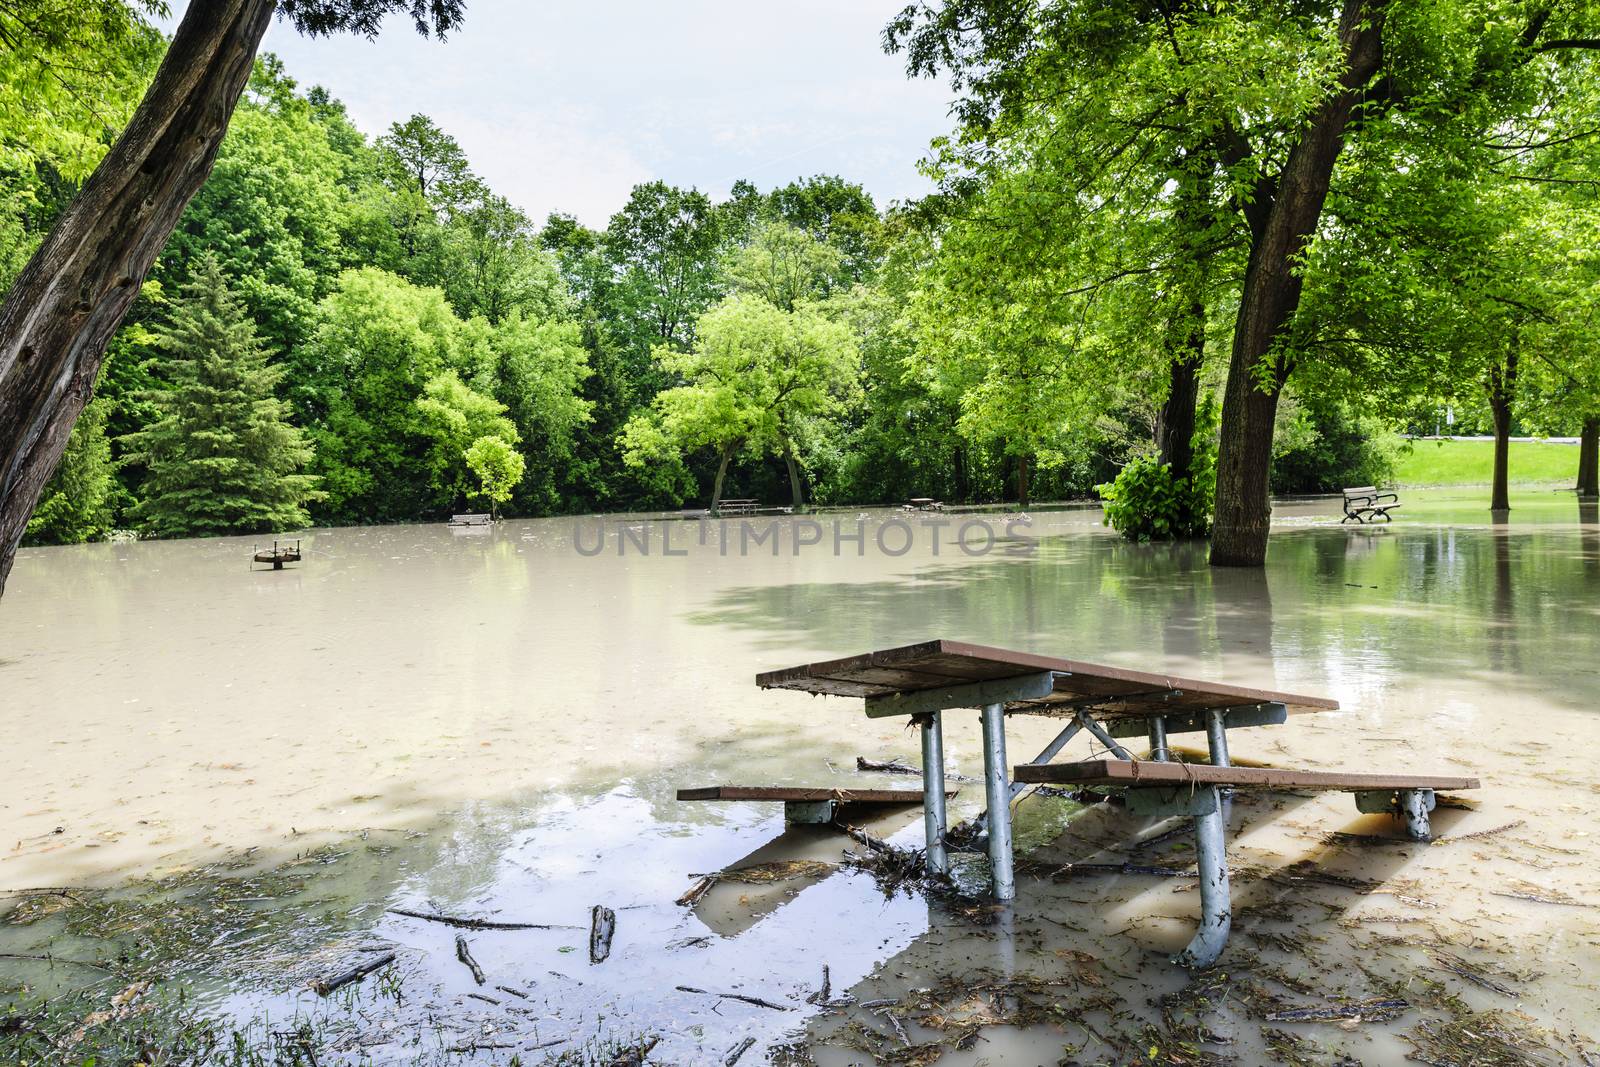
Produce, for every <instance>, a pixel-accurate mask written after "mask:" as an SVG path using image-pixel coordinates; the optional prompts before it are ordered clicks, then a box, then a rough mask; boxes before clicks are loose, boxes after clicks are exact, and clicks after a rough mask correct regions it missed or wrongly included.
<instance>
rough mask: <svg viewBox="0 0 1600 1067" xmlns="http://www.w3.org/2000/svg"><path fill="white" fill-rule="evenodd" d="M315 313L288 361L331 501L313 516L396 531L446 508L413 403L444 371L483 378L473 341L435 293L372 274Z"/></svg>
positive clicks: (346, 285)
mask: <svg viewBox="0 0 1600 1067" xmlns="http://www.w3.org/2000/svg"><path fill="white" fill-rule="evenodd" d="M318 313H319V324H318V326H317V328H316V330H315V332H314V334H313V335H312V338H311V340H310V342H308V343H307V344H305V345H303V346H302V347H301V348H300V349H298V350H296V352H295V353H294V355H293V357H292V360H291V367H292V371H291V380H290V382H289V393H290V396H291V397H292V398H293V399H294V400H295V403H296V407H297V409H298V411H299V413H300V417H301V421H302V422H303V423H304V424H305V425H306V426H308V427H309V428H310V434H311V437H312V440H313V442H314V444H315V445H316V450H317V463H316V468H315V470H316V473H317V474H318V475H320V476H321V477H322V481H323V488H324V489H325V490H326V491H327V494H328V496H327V501H326V503H325V504H324V505H323V507H322V508H321V509H319V515H320V516H321V517H323V518H326V519H330V520H333V521H339V522H360V521H369V522H370V521H377V522H398V521H401V520H404V519H411V518H415V517H417V516H419V515H422V514H426V513H428V512H430V511H433V510H435V509H437V508H439V507H441V506H445V505H447V503H448V501H441V496H440V489H441V487H440V485H439V484H438V479H437V478H436V465H430V463H429V462H428V460H427V456H428V454H429V451H430V448H431V446H432V445H433V443H434V441H435V437H436V435H435V432H434V427H433V426H432V425H431V424H430V423H429V422H428V421H427V420H426V419H425V416H424V413H423V411H422V409H421V408H419V407H418V401H419V400H420V399H421V398H422V397H423V395H424V391H425V389H426V387H427V385H428V383H429V382H430V381H433V380H434V379H436V378H438V377H439V376H440V375H442V374H444V373H445V372H446V371H453V372H455V373H456V374H457V375H460V376H461V377H462V378H465V379H471V378H473V377H474V376H475V375H477V374H481V373H482V371H481V362H482V356H481V355H480V354H479V353H477V352H475V351H473V350H472V348H473V344H474V343H475V342H476V340H477V338H476V337H475V336H474V335H472V334H471V333H470V331H469V330H468V329H467V324H464V323H462V322H461V320H460V319H459V318H457V317H456V315H455V312H454V311H452V310H451V308H450V304H449V302H448V301H446V300H445V298H444V294H443V293H441V292H440V291H439V290H437V289H424V288H420V287H418V286H415V285H412V284H411V283H410V282H408V281H406V280H405V279H404V278H400V277H398V276H396V275H394V274H390V273H388V272H387V271H381V270H377V269H375V268H371V267H367V268H362V269H360V270H353V271H346V272H345V273H344V274H343V275H341V276H340V279H339V283H338V285H337V287H336V288H335V289H334V291H333V292H332V293H330V294H328V296H327V297H326V298H325V299H324V300H323V301H322V303H321V305H320V306H319V309H318ZM471 440H472V438H471V437H468V438H466V442H470V441H471ZM463 444H464V443H463ZM459 455H460V449H459V448H458V449H457V452H456V456H455V457H454V459H459ZM453 461H454V460H453ZM453 461H452V462H453Z"/></svg>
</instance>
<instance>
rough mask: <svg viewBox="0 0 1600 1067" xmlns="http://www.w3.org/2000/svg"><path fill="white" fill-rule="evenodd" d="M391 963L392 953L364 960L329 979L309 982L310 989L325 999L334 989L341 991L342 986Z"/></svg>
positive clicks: (357, 980)
mask: <svg viewBox="0 0 1600 1067" xmlns="http://www.w3.org/2000/svg"><path fill="white" fill-rule="evenodd" d="M393 962H394V953H393V952H385V953H384V954H383V955H381V956H374V957H373V958H372V959H370V960H364V961H362V962H361V963H358V964H356V965H355V966H354V967H352V968H350V969H349V970H348V971H344V972H342V973H340V974H336V975H333V976H332V977H330V978H317V979H313V980H312V982H311V988H312V989H314V990H316V992H317V993H318V994H319V995H321V996H324V997H325V996H327V995H328V994H329V993H332V992H333V991H334V990H335V989H341V988H343V987H344V986H347V985H349V984H350V983H351V982H359V981H361V979H363V978H365V977H366V976H367V975H369V974H371V973H372V972H373V971H376V970H380V969H382V968H384V967H387V966H389V964H391V963H393Z"/></svg>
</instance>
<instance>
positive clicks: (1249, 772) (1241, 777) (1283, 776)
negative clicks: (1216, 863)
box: [1015, 759, 1478, 792]
mask: <svg viewBox="0 0 1600 1067" xmlns="http://www.w3.org/2000/svg"><path fill="white" fill-rule="evenodd" d="M1015 776H1016V780H1017V781H1018V782H1027V783H1029V784H1037V785H1045V784H1048V785H1107V786H1130V787H1131V786H1163V787H1171V786H1185V785H1222V786H1231V787H1233V788H1235V789H1251V788H1259V789H1326V790H1340V791H1343V792H1363V791H1366V790H1384V789H1477V788H1478V779H1476V778H1460V777H1451V776H1446V775H1424V774H1369V773H1365V772H1347V771H1304V770H1296V769H1294V768H1291V767H1213V766H1211V765H1210V764H1209V763H1160V762H1155V761H1148V760H1141V761H1136V762H1130V761H1128V760H1108V759H1102V760H1088V761H1086V762H1083V763H1045V764H1031V763H1030V764H1024V765H1022V766H1020V767H1018V768H1016V772H1015Z"/></svg>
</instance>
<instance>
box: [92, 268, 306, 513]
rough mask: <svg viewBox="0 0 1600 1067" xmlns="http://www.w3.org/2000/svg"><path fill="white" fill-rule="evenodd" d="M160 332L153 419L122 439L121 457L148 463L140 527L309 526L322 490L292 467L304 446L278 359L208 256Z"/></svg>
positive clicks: (300, 462) (301, 459) (298, 464)
mask: <svg viewBox="0 0 1600 1067" xmlns="http://www.w3.org/2000/svg"><path fill="white" fill-rule="evenodd" d="M157 340H158V344H159V347H160V348H161V349H162V350H163V351H164V353H165V359H162V360H160V361H158V363H157V368H156V374H157V377H158V378H159V379H162V380H163V381H164V384H165V388H162V389H157V390H153V391H151V392H150V393H149V394H148V395H147V399H148V400H149V401H150V403H151V404H152V406H153V407H154V408H155V410H156V413H157V415H156V418H155V420H154V421H153V422H151V423H150V424H149V425H147V426H146V427H145V428H144V429H143V430H141V431H139V432H137V433H132V434H128V435H126V436H125V437H123V438H122V439H121V440H122V442H123V444H124V445H125V446H126V452H127V454H126V457H125V459H124V462H127V463H142V464H144V465H145V466H146V467H147V468H148V470H149V476H148V478H147V479H146V481H145V484H144V489H143V498H142V499H141V500H140V501H139V502H138V503H137V504H136V505H135V506H134V508H133V517H134V519H135V521H136V522H138V524H139V526H140V528H141V529H142V530H144V531H145V532H147V533H150V534H152V535H154V536H157V537H185V536H194V535H203V534H222V533H261V532H267V531H272V530H282V529H291V528H294V527H297V526H304V525H306V523H307V522H308V521H309V520H308V518H307V516H306V511H305V507H304V505H305V503H306V502H307V501H309V500H312V499H315V498H316V497H318V496H320V495H321V494H320V493H318V492H317V490H316V488H315V485H316V479H315V478H314V477H313V476H311V475H307V474H300V473H298V472H299V471H300V469H301V468H302V467H304V466H305V465H306V464H307V463H308V462H310V460H311V447H310V445H309V444H307V442H306V440H305V437H304V435H302V433H301V432H300V430H299V429H298V428H296V427H294V426H292V425H290V424H289V422H288V405H287V404H286V403H284V401H282V400H279V399H278V397H277V395H276V392H275V390H276V387H277V384H278V381H279V380H280V379H281V378H282V377H283V373H284V368H282V367H281V366H274V365H270V364H268V363H267V357H266V353H265V351H264V350H263V348H262V346H261V344H260V342H259V341H258V340H257V337H256V330H255V324H254V323H253V322H252V321H251V320H250V318H249V317H248V316H247V315H246V314H245V313H244V310H243V309H242V307H241V306H240V304H239V301H238V299H237V298H236V297H235V296H234V295H233V293H232V292H231V291H230V289H229V288H228V282H227V279H226V278H225V277H224V276H223V273H222V268H221V266H220V265H219V264H218V262H217V260H216V258H215V257H213V256H210V255H206V256H203V257H201V259H200V260H199V261H198V262H197V263H196V265H195V271H194V275H193V278H192V279H191V280H190V281H189V282H188V284H186V285H185V286H184V287H183V290H182V293H181V294H180V296H179V299H178V300H177V302H176V303H175V305H174V307H173V311H172V316H171V319H170V321H169V323H168V325H167V327H166V329H165V330H164V331H163V332H162V333H161V334H159V335H158V338H157Z"/></svg>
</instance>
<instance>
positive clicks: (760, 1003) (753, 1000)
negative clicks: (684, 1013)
mask: <svg viewBox="0 0 1600 1067" xmlns="http://www.w3.org/2000/svg"><path fill="white" fill-rule="evenodd" d="M675 988H676V989H677V990H678V992H680V993H699V994H700V995H701V996H705V997H721V998H722V999H723V1000H738V1001H743V1002H744V1003H746V1004H754V1005H755V1006H756V1007H758V1008H771V1009H772V1010H773V1011H793V1010H794V1009H793V1008H791V1007H789V1006H788V1005H787V1004H774V1003H773V1002H772V1001H770V1000H762V999H761V998H760V997H751V996H746V995H745V994H743V993H713V992H712V991H711V990H709V989H696V988H695V987H694V986H692V985H681V986H676V987H675Z"/></svg>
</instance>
